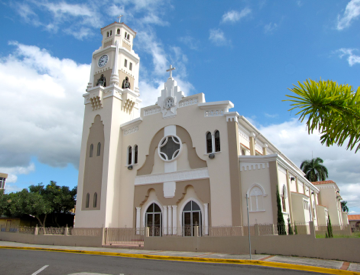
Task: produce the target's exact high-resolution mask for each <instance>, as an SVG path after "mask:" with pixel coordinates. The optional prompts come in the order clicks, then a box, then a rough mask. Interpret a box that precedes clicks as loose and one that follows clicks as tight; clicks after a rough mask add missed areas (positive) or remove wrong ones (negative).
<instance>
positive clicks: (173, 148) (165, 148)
mask: <svg viewBox="0 0 360 275" xmlns="http://www.w3.org/2000/svg"><path fill="white" fill-rule="evenodd" d="M181 147H182V145H181V140H180V138H179V137H177V136H166V137H164V138H162V139H161V140H160V143H159V146H158V153H159V156H160V158H161V159H162V160H164V161H172V160H174V159H176V158H177V157H178V156H179V154H180V151H181Z"/></svg>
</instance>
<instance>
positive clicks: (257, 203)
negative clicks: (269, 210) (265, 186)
mask: <svg viewBox="0 0 360 275" xmlns="http://www.w3.org/2000/svg"><path fill="white" fill-rule="evenodd" d="M263 197H264V194H263V191H262V190H261V188H260V187H258V186H254V187H253V188H252V189H251V191H250V202H249V204H250V211H263V210H264V202H263Z"/></svg>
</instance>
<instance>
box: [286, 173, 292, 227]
mask: <svg viewBox="0 0 360 275" xmlns="http://www.w3.org/2000/svg"><path fill="white" fill-rule="evenodd" d="M289 177H290V175H289V171H288V170H286V186H287V193H288V201H289V214H290V222H291V223H293V222H294V217H293V211H292V198H291V190H290V188H291V186H290V181H289Z"/></svg>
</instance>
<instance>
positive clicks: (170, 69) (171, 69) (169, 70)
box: [166, 65, 176, 78]
mask: <svg viewBox="0 0 360 275" xmlns="http://www.w3.org/2000/svg"><path fill="white" fill-rule="evenodd" d="M175 69H176V68H175V67H173V66H172V65H170V68H169V69H167V70H166V71H167V72H170V77H169V78H172V71H173V70H175Z"/></svg>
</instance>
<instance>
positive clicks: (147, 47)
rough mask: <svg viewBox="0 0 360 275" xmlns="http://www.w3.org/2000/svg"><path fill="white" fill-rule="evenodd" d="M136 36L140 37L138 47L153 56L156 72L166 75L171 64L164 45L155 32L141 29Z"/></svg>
mask: <svg viewBox="0 0 360 275" xmlns="http://www.w3.org/2000/svg"><path fill="white" fill-rule="evenodd" d="M136 38H137V39H138V41H137V45H138V47H139V48H140V49H141V50H143V51H145V52H146V53H148V54H150V55H151V56H152V61H153V65H154V73H155V74H156V75H164V72H165V71H166V70H167V66H168V65H169V64H168V60H167V57H166V53H165V50H164V48H163V45H162V44H161V42H160V41H159V39H157V38H156V35H155V33H154V32H152V31H150V30H148V31H141V32H138V34H137V36H136Z"/></svg>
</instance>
